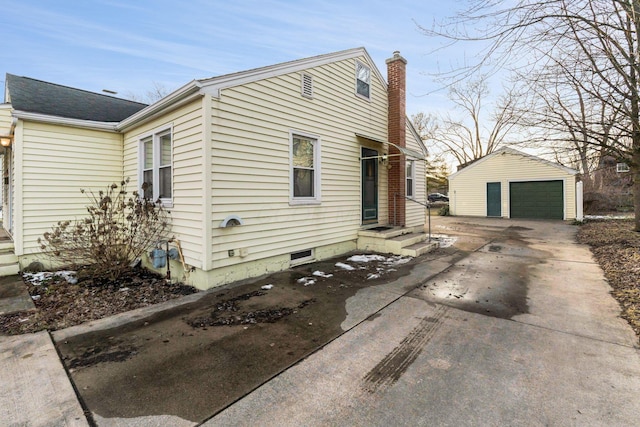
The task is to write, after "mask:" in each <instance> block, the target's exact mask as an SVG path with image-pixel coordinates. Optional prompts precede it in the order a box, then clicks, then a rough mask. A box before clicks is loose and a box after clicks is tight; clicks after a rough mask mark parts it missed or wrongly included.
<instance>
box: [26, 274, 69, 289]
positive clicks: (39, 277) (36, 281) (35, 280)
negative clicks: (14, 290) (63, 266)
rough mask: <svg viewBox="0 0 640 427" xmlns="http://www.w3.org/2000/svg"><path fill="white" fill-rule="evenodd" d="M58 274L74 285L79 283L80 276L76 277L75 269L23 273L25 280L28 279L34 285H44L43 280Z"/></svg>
mask: <svg viewBox="0 0 640 427" xmlns="http://www.w3.org/2000/svg"><path fill="white" fill-rule="evenodd" d="M56 276H57V277H60V278H62V279H64V280H66V281H67V282H69V283H71V284H72V285H75V284H76V283H78V278H77V277H76V272H75V271H68V270H62V271H54V272H51V271H43V272H41V273H23V274H22V277H24V279H25V280H27V281H28V282H30V283H31V284H32V285H35V286H38V285H42V282H44V281H45V280H49V279H52V278H54V277H56Z"/></svg>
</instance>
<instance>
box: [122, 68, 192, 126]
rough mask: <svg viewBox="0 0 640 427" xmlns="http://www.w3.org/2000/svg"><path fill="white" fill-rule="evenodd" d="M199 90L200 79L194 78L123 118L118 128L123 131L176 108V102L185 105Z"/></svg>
mask: <svg viewBox="0 0 640 427" xmlns="http://www.w3.org/2000/svg"><path fill="white" fill-rule="evenodd" d="M199 90H200V84H199V83H198V81H197V80H192V81H190V82H189V83H187V84H186V85H184V86H182V87H181V88H179V89H176V90H175V91H173V92H171V93H170V94H169V95H167V96H165V97H164V98H162V99H160V100H159V101H157V102H155V103H153V104H151V105H149V106H148V107H145V108H143V109H142V110H140V111H138V112H137V113H135V114H133V115H131V116H129V117H127V118H126V119H124V120H122V121H121V122H120V123H118V126H117V129H118V130H120V131H122V130H124V129H126V128H129V127H131V126H133V125H136V124H139V123H140V122H143V121H145V120H148V119H150V118H152V117H156V116H157V115H158V113H159V112H165V110H166V109H167V108H175V107H176V104H179V105H183V104H184V100H185V99H187V98H189V101H190V100H191V98H192V95H193V94H197V93H198V91H199Z"/></svg>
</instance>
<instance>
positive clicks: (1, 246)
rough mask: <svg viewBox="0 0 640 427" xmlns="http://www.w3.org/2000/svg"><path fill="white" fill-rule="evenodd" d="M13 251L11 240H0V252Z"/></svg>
mask: <svg viewBox="0 0 640 427" xmlns="http://www.w3.org/2000/svg"><path fill="white" fill-rule="evenodd" d="M13 249H14V246H13V240H0V251H5V250H10V251H12V250H13Z"/></svg>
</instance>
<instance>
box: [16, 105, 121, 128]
mask: <svg viewBox="0 0 640 427" xmlns="http://www.w3.org/2000/svg"><path fill="white" fill-rule="evenodd" d="M11 115H12V116H13V118H14V120H16V122H17V119H21V120H31V121H35V122H42V123H52V124H56V125H65V126H72V127H77V128H84V129H94V130H103V131H109V132H117V129H116V125H117V122H96V121H93V120H82V119H71V118H68V117H60V116H50V115H48V114H40V113H30V112H28V111H20V110H13V111H12V113H11ZM11 129H12V132H13V129H15V124H14V123H13V122H12V123H11Z"/></svg>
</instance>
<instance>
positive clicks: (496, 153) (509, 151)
mask: <svg viewBox="0 0 640 427" xmlns="http://www.w3.org/2000/svg"><path fill="white" fill-rule="evenodd" d="M501 154H511V155H514V156H521V157H524V158H526V159H527V160H531V161H535V162H540V163H541V164H544V165H546V166H551V167H554V168H557V169H560V170H561V171H563V172H565V173H568V174H570V175H578V173H579V172H578V171H577V170H575V169H571V168H568V167H566V166H562V165H560V164H558V163H554V162H550V161H549V160H545V159H543V158H541V157H537V156H533V155H531V154H527V153H523V152H522V151H518V150H514V149H513V148H509V147H503V148H501V149H499V150H497V151H494V152H493V153H491V154H487V155H486V156H484V157H481V158H479V159H477V160H474V161H472V162H471V163H467V164H468V166H466V167H464V168H462V169H460V170H459V171H457V172H455V173H452V174H451V175H449V178H453V177H455V176H456V175H458V174H460V173H463V172H468V171H469V170H471V169H474V168H476V167H477V166H478V165H480V164H482V163H484V162H486V161H487V160H489V159H491V158H493V157H496V156H499V155H501Z"/></svg>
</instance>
